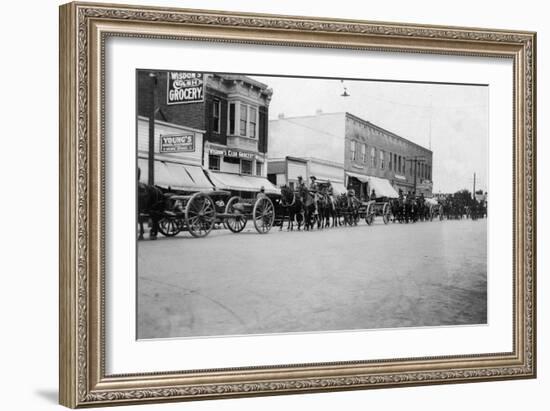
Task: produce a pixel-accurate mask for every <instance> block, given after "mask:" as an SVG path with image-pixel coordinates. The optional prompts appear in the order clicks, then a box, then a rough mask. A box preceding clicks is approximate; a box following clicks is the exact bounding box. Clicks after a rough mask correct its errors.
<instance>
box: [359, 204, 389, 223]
mask: <svg viewBox="0 0 550 411" xmlns="http://www.w3.org/2000/svg"><path fill="white" fill-rule="evenodd" d="M364 207H365V211H364V218H365V222H366V223H367V224H368V225H371V224H372V223H373V222H374V217H382V221H384V224H388V223H389V222H390V220H391V216H392V211H391V205H390V202H389V201H383V200H381V199H380V200H371V201H367V202H366V203H365V206H364Z"/></svg>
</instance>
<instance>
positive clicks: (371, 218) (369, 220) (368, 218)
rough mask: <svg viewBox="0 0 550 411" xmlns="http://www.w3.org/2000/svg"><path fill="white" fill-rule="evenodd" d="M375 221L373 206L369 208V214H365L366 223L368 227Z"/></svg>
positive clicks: (370, 205)
mask: <svg viewBox="0 0 550 411" xmlns="http://www.w3.org/2000/svg"><path fill="white" fill-rule="evenodd" d="M373 221H374V210H373V209H372V204H369V205H368V206H367V212H366V213H365V222H366V223H367V224H368V225H371V224H372V223H373Z"/></svg>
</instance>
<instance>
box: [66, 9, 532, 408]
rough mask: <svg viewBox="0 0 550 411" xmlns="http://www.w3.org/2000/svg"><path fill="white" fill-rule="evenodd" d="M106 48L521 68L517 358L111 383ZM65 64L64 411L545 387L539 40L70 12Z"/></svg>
mask: <svg viewBox="0 0 550 411" xmlns="http://www.w3.org/2000/svg"><path fill="white" fill-rule="evenodd" d="M109 36H130V37H142V38H169V39H201V40H208V41H230V42H240V43H244V42H246V43H256V44H275V45H287V46H296V45H299V46H309V47H336V48H353V49H364V50H382V51H396V52H417V53H418V52H419V53H435V54H453V55H477V56H491V57H495V56H496V57H503V58H510V59H513V62H514V81H513V87H514V113H513V116H514V204H513V207H514V244H515V250H514V312H513V316H514V333H513V334H514V335H513V342H514V350H513V352H509V353H490V354H486V355H474V356H460V357H445V358H443V357H436V358H413V359H399V360H385V361H365V362H361V361H354V362H346V363H328V364H299V365H289V366H278V367H255V368H240V369H236V370H235V369H233V370H228V371H224V370H216V371H211V370H210V371H209V370H204V371H201V372H193V373H185V372H177V371H174V372H172V373H162V374H158V373H157V374H155V373H146V374H141V375H123V376H107V375H105V371H104V341H103V338H104V316H103V309H104V307H103V292H104V283H103V275H104V266H103V261H104V259H103V257H104V250H103V244H104V215H103V212H104V211H103V210H104V203H103V201H104V200H103V197H104V193H103V188H104V174H103V173H104V171H103V158H104V153H103V114H104V113H103V94H104V89H103V87H104V85H103V75H104V73H103V65H104V53H103V49H104V41H105V39H106V38H107V37H109ZM59 62H60V107H59V111H60V131H59V133H60V143H59V154H60V180H59V182H60V194H59V201H60V229H59V230H60V255H59V258H60V278H59V287H60V311H59V315H60V394H59V397H60V403H61V404H63V405H65V406H68V407H72V408H76V407H84V406H102V405H115V404H128V403H142V402H151V401H168V400H182V401H183V400H194V399H197V400H198V399H205V398H208V399H213V398H227V397H239V396H251V395H265V394H283V393H305V392H320V391H327V390H346V389H368V388H377V387H394V386H410V385H420V384H422V385H424V384H441V383H458V382H474V381H489V380H499V379H512V378H534V377H535V376H536V328H535V326H536V128H535V121H536V107H535V102H536V95H535V93H536V90H535V87H536V33H533V32H520V31H507V30H487V29H478V28H475V29H474V28H462V27H443V26H432V25H412V24H397V23H386V22H367V21H356V20H335V19H320V18H312V17H296V16H278V15H263V14H250V13H231V12H223V11H206V10H189V9H167V8H154V7H135V6H121V5H110V4H93V3H69V4H65V5H62V6H61V7H60V61H59Z"/></svg>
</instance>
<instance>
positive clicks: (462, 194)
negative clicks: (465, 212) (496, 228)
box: [453, 189, 472, 203]
mask: <svg viewBox="0 0 550 411" xmlns="http://www.w3.org/2000/svg"><path fill="white" fill-rule="evenodd" d="M453 197H454V198H455V199H457V200H460V201H463V202H464V203H468V202H470V201H472V193H471V192H470V190H467V189H463V190H459V191H457V192H456V193H454V195H453Z"/></svg>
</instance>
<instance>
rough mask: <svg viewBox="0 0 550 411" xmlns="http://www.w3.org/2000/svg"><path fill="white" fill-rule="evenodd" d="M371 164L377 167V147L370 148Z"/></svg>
mask: <svg viewBox="0 0 550 411" xmlns="http://www.w3.org/2000/svg"><path fill="white" fill-rule="evenodd" d="M370 166H371V167H376V149H375V148H374V147H371V149H370Z"/></svg>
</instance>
